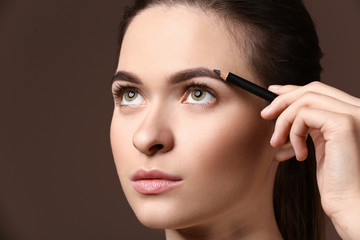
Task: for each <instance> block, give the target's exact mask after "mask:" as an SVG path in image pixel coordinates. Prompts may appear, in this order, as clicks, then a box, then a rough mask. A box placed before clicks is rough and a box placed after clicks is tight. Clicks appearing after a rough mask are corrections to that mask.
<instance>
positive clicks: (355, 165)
mask: <svg viewBox="0 0 360 240" xmlns="http://www.w3.org/2000/svg"><path fill="white" fill-rule="evenodd" d="M219 23H220V24H219ZM228 36H229V34H228V32H227V30H226V27H225V26H223V25H222V24H221V21H219V19H216V17H215V16H212V15H211V14H206V15H205V14H203V13H201V12H199V11H197V10H194V9H191V8H187V7H180V6H179V7H173V8H165V7H164V8H162V7H154V8H151V9H147V10H145V11H143V12H141V13H140V14H139V15H137V16H136V17H135V18H134V20H133V21H132V22H131V24H130V26H129V28H128V30H127V32H126V34H125V38H124V41H123V45H122V48H121V52H120V58H119V64H118V69H117V70H118V71H126V72H130V73H132V74H134V75H136V76H137V77H138V78H139V79H140V80H141V82H142V84H134V83H128V82H126V81H124V80H125V79H117V81H116V82H115V83H114V84H113V91H115V92H116V88H117V87H118V86H119V85H121V86H124V85H129V86H131V87H133V88H136V89H137V90H136V91H139V93H140V97H137V98H136V101H134V103H136V104H132V105H126V104H128V103H132V101H130V102H127V101H123V100H124V99H123V98H122V97H121V96H120V97H119V96H118V95H116V94H115V102H116V104H115V108H114V115H113V120H112V125H111V144H112V149H113V155H114V159H115V163H116V167H117V171H118V175H119V178H120V181H121V184H122V187H123V190H124V192H125V195H126V197H127V199H128V201H129V203H130V205H131V207H132V209H133V210H134V212H135V214H136V215H137V217H138V219H139V220H140V221H141V222H142V223H143V224H144V225H146V226H149V227H153V228H164V229H166V237H167V239H171V240H174V239H281V236H280V233H279V231H278V228H277V226H276V222H275V219H274V213H273V209H272V184H273V182H274V175H275V172H276V168H277V164H278V161H284V160H286V159H288V158H290V157H291V156H292V155H293V154H295V155H296V157H297V159H298V160H300V161H302V160H304V159H305V158H306V155H307V149H306V145H305V138H306V136H307V134H310V135H311V137H312V138H313V140H314V143H315V148H316V154H317V155H316V158H317V163H318V166H317V178H318V185H319V189H320V194H321V200H322V205H323V208H324V210H325V212H326V214H327V215H328V216H329V217H330V218H331V220H332V221H333V223H334V225H335V227H336V229H337V231H338V233H339V234H340V235H341V237H342V238H343V239H360V231H359V230H358V229H359V228H358V222H359V220H360V219H359V218H360V217H359V216H360V150H359V149H360V148H359V146H360V139H359V138H360V137H359V136H360V100H359V99H358V98H355V97H353V96H350V95H348V94H346V93H343V92H341V91H339V90H337V89H335V88H332V87H329V86H326V85H325V84H322V83H312V84H309V85H307V86H304V87H298V86H271V87H270V90H271V91H273V92H275V93H277V94H279V95H280V96H279V97H278V98H276V99H275V100H274V101H273V102H272V103H271V104H270V105H269V106H268V107H267V108H265V109H264V110H263V111H262V112H261V117H262V118H261V117H260V114H259V113H260V111H261V108H262V107H263V106H264V105H265V102H263V100H260V99H259V98H257V97H255V96H252V95H251V94H249V93H247V92H244V91H242V90H240V89H237V88H234V87H232V86H230V85H228V84H226V83H223V82H221V81H219V80H215V79H213V78H210V77H201V78H193V79H191V81H193V82H195V83H201V84H205V85H206V86H207V87H208V88H209V89H211V90H212V91H214V92H215V93H216V96H215V97H213V98H211V95H207V96H208V97H209V96H210V98H206V101H201V102H198V101H193V100H194V99H192V98H191V94H189V93H191V91H194V89H190V90H187V87H188V85H189V81H185V82H181V83H176V84H174V83H171V84H170V83H169V82H168V78H169V77H170V76H172V75H173V74H175V73H177V72H179V71H183V70H186V69H192V68H198V67H205V68H209V69H213V68H217V69H221V70H222V71H225V72H227V71H231V72H234V73H235V74H238V75H240V76H242V77H244V78H246V79H249V80H251V81H253V82H256V83H258V81H257V79H256V74H253V73H251V71H250V70H249V69H250V68H249V67H247V66H246V64H245V61H244V59H245V57H244V55H243V54H242V52H241V51H240V52H239V48H238V46H237V45H235V43H234V41H233V39H232V38H231V37H228ZM234 49H236V50H234ZM189 91H190V92H189ZM125 100H126V99H125ZM124 103H125V104H124ZM269 120H272V121H269ZM273 122H276V124H275V128H274V127H273V126H272V123H273ZM270 138H271V142H270V144H269V141H270ZM288 138H289V139H290V143H289V142H287V139H288ZM154 146H155V147H154ZM159 146H160V147H159ZM139 169H159V170H161V171H164V172H166V173H168V174H171V175H175V176H178V177H180V178H181V179H182V181H181V185H180V187H178V188H175V189H173V190H171V191H168V192H165V193H161V194H157V195H144V194H140V193H138V192H137V191H135V190H134V188H133V187H132V184H131V180H130V179H131V176H132V174H134V173H135V172H136V171H137V170H139Z"/></svg>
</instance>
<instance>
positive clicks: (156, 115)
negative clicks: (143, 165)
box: [132, 108, 174, 156]
mask: <svg viewBox="0 0 360 240" xmlns="http://www.w3.org/2000/svg"><path fill="white" fill-rule="evenodd" d="M168 116H169V115H168V114H167V113H166V111H165V110H163V109H161V108H159V109H153V110H149V112H147V114H146V115H145V117H144V119H143V121H142V122H141V124H140V126H139V127H138V129H137V130H136V132H135V134H134V135H133V139H132V141H133V145H134V147H135V148H136V149H138V150H139V151H140V152H142V153H143V154H145V155H147V156H153V155H155V154H160V153H166V152H168V151H170V150H171V149H172V148H173V147H174V136H173V131H172V128H171V122H170V120H169V117H168Z"/></svg>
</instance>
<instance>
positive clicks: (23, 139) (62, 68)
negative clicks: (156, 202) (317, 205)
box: [0, 0, 360, 240]
mask: <svg viewBox="0 0 360 240" xmlns="http://www.w3.org/2000/svg"><path fill="white" fill-rule="evenodd" d="M128 2H130V1H120V0H109V1H100V0H98V1H89V0H61V1H59V0H0V80H1V82H0V83H1V85H0V141H1V142H0V146H1V147H0V239H6V240H25V239H26V240H32V239H34V240H35V239H36V240H45V239H46V240H48V239H52V240H58V239H59V240H60V239H68V240H72V239H74V240H75V239H76V240H82V239H87V240H92V239H94V240H95V239H109V240H115V239H163V233H162V231H156V230H149V229H147V228H145V227H143V226H142V225H140V224H139V223H138V222H137V220H136V218H135V217H134V216H133V213H132V212H131V209H130V208H129V207H128V205H127V203H126V200H125V199H124V196H123V194H122V191H121V187H120V184H119V182H118V179H117V175H116V170H115V166H114V163H113V160H112V155H111V149H110V143H109V126H110V120H111V114H112V107H113V105H112V99H111V94H110V79H111V77H112V74H113V73H114V71H115V67H116V61H117V60H116V53H117V49H118V46H117V31H118V30H117V28H118V25H119V22H120V18H121V15H122V12H123V6H124V5H125V4H127V3H128ZM307 4H308V6H309V8H310V12H311V13H312V15H313V16H314V19H315V21H316V24H317V27H318V31H319V35H320V39H321V45H322V47H323V49H324V52H325V58H324V61H323V64H324V67H325V73H324V75H323V76H324V78H323V79H324V81H325V82H327V83H329V84H331V85H334V86H336V87H338V88H340V89H343V90H345V91H347V92H349V93H351V94H353V95H356V96H360V83H359V80H360V77H359V76H360V70H359V68H360V46H359V43H360V27H359V26H360V2H359V0H346V1H342V0H338V1H335V0H333V1H326V0H313V1H311V0H308V1H307ZM330 230H331V229H330ZM328 239H338V238H337V237H336V235H334V234H332V233H329V237H328Z"/></svg>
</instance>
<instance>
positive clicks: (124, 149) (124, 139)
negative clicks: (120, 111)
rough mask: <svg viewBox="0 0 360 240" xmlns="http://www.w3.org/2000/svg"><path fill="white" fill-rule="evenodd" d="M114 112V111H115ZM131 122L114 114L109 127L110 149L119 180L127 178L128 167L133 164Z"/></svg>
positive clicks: (132, 123)
mask: <svg viewBox="0 0 360 240" xmlns="http://www.w3.org/2000/svg"><path fill="white" fill-rule="evenodd" d="M115 111H116V109H115ZM133 125H134V122H133V121H125V120H124V119H122V118H120V117H118V116H117V114H116V112H114V115H113V119H112V122H111V127H110V142H111V149H112V153H113V157H114V161H115V165H116V169H117V172H118V175H119V178H120V180H122V179H124V178H128V175H129V174H130V172H129V169H128V167H131V164H132V163H134V162H135V161H133V160H134V157H135V156H134V150H135V149H134V147H133V144H132V132H133V128H134V126H133Z"/></svg>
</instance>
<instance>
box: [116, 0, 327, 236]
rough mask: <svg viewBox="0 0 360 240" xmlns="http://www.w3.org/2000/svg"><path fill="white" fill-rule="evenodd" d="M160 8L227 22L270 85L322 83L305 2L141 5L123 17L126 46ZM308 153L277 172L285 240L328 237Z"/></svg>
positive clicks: (146, 1) (180, 0)
mask: <svg viewBox="0 0 360 240" xmlns="http://www.w3.org/2000/svg"><path fill="white" fill-rule="evenodd" d="M157 5H167V6H174V5H185V6H189V7H193V8H197V9H200V10H203V11H207V12H211V13H214V14H215V16H217V17H220V18H221V19H223V20H224V21H225V23H226V24H227V26H228V29H229V32H230V33H231V34H232V35H233V36H234V37H235V40H236V41H238V42H239V44H238V45H239V47H240V48H241V49H242V50H243V51H244V52H245V55H246V61H247V64H248V67H249V68H250V69H251V70H252V72H253V73H254V74H255V75H256V76H257V77H258V78H259V79H260V80H261V81H262V83H263V84H264V85H265V86H268V85H270V84H281V85H283V84H294V85H305V84H307V83H310V82H312V81H320V74H321V71H322V68H321V65H320V59H321V57H322V52H321V49H320V47H319V40H318V36H317V34H316V31H315V27H314V23H313V21H312V19H311V17H310V15H309V13H308V12H307V10H306V8H305V6H304V4H303V3H302V1H301V0H135V3H134V5H133V6H132V7H131V8H128V9H127V10H126V11H125V14H124V17H123V21H122V24H121V28H120V47H121V42H122V39H123V37H124V35H125V32H126V30H127V27H128V26H129V24H130V22H131V21H132V19H133V18H134V17H135V16H136V15H137V14H138V13H139V12H141V11H142V10H144V9H147V8H150V7H152V6H157ZM239 34H242V36H243V37H242V40H240V39H239V37H238V36H240V35H239ZM240 41H242V42H241V44H240ZM308 148H309V155H308V158H307V159H306V160H305V161H304V162H298V161H296V159H290V160H288V161H285V162H282V163H280V164H279V167H278V170H277V173H276V177H275V183H274V199H273V202H274V211H275V217H276V220H277V224H278V226H279V229H280V232H281V234H282V236H283V238H284V239H291V240H304V239H317V240H321V239H324V238H325V237H324V213H323V210H322V207H321V202H320V195H319V190H318V186H317V181H316V161H315V153H314V147H313V144H312V141H311V138H309V139H308Z"/></svg>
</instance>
